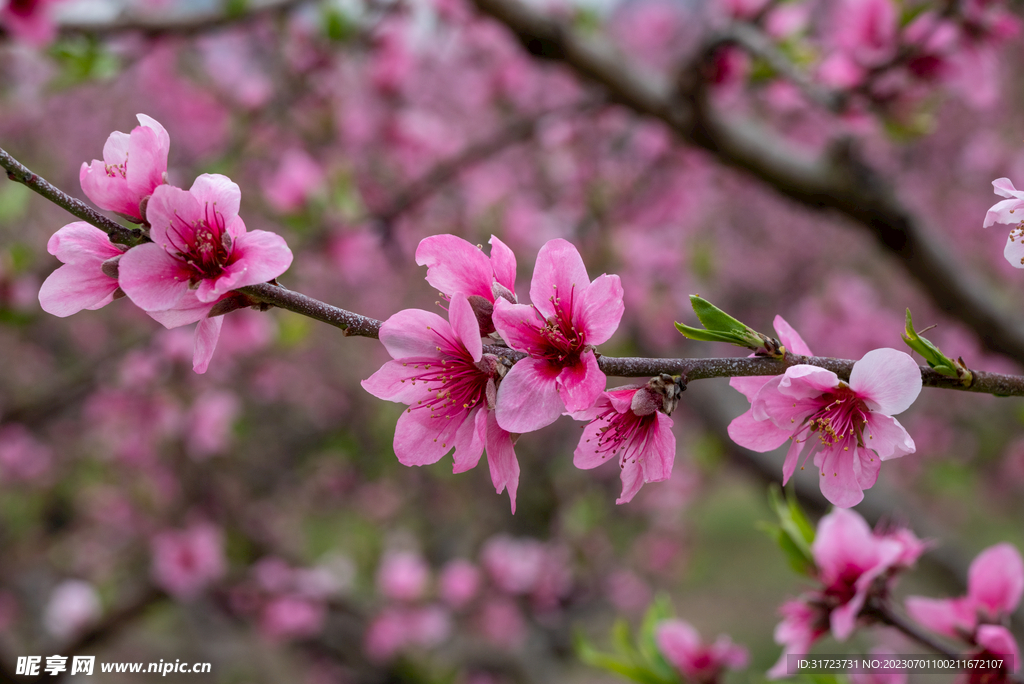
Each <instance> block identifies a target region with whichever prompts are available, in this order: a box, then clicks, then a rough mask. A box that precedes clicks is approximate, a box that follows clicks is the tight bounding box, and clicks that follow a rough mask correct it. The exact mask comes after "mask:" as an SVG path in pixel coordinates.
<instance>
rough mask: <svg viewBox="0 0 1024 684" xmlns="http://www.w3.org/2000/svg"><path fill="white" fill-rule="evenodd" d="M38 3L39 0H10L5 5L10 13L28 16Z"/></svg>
mask: <svg viewBox="0 0 1024 684" xmlns="http://www.w3.org/2000/svg"><path fill="white" fill-rule="evenodd" d="M40 4H41V3H40V0H11V2H10V4H9V5H8V6H7V7H8V10H9V11H10V13H11V14H13V15H15V16H19V17H29V16H31V15H32V14H33V13H34V12H35V11H36V8H37V7H39V5H40Z"/></svg>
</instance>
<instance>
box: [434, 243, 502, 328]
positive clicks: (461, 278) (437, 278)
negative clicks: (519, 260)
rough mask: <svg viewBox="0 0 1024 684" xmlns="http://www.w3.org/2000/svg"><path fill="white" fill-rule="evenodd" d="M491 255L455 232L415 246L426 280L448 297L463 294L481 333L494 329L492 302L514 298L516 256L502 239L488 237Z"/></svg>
mask: <svg viewBox="0 0 1024 684" xmlns="http://www.w3.org/2000/svg"><path fill="white" fill-rule="evenodd" d="M490 244H491V256H490V258H488V257H486V256H484V253H483V252H482V251H481V250H480V248H479V247H474V246H473V245H471V244H469V243H468V242H466V241H465V240H463V239H462V238H460V237H458V236H456V235H434V236H431V237H428V238H424V239H423V240H421V241H420V245H419V247H417V248H416V263H417V264H419V265H420V266H426V267H427V282H428V283H430V284H431V285H432V286H433V287H436V288H437V289H438V290H440V291H441V293H442V294H443V295H445V296H447V297H448V298H449V299H450V298H451V296H452V295H453V294H455V293H456V292H461V293H462V294H464V295H466V299H468V300H469V303H470V305H471V306H472V307H473V312H474V313H475V314H476V317H477V321H478V322H479V324H480V333H481V334H482V335H490V334H491V333H492V332H494V323H493V322H492V321H491V316H492V314H493V313H494V302H495V301H496V300H497V299H499V298H501V299H505V300H507V301H509V302H512V303H513V304H514V303H516V302H517V301H518V300H517V299H516V257H515V255H514V254H513V253H512V250H511V249H509V248H508V247H507V246H506V245H505V243H504V242H502V241H501V240H499V239H498V238H496V237H495V236H493V235H492V236H491V240H490Z"/></svg>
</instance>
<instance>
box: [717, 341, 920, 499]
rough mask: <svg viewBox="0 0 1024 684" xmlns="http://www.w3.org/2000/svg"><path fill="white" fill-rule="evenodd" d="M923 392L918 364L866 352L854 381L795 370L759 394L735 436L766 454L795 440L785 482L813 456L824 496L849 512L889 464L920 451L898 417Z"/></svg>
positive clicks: (887, 352) (733, 429) (891, 353)
mask: <svg viewBox="0 0 1024 684" xmlns="http://www.w3.org/2000/svg"><path fill="white" fill-rule="evenodd" d="M921 386H922V383H921V370H920V368H919V367H918V365H917V364H916V363H915V362H914V360H913V359H912V358H910V356H909V355H907V354H905V353H903V352H901V351H897V350H895V349H876V350H874V351H870V352H868V353H867V354H865V355H864V357H863V358H861V359H860V360H859V361H857V362H856V363H855V364H854V365H853V370H852V371H851V373H850V382H849V383H846V382H842V381H841V380H839V377H838V376H837V375H836V374H835V373H833V372H832V371H828V370H825V369H823V368H818V367H817V366H809V365H804V364H800V365H797V366H791V367H790V368H788V369H787V370H786V373H785V375H782V376H776V377H774V378H772V379H770V380H769V381H768V382H766V383H765V384H764V386H763V387H762V388H761V389H760V390H758V392H757V395H756V396H755V397H754V398H753V400H752V401H751V410H750V412H749V416H748V414H744V416H741V417H740V418H741V419H743V420H742V421H741V420H740V419H737V420H735V421H733V423H732V424H730V426H729V435H730V437H732V439H733V441H734V442H736V443H737V444H739V445H740V446H742V447H746V448H748V449H752V450H754V451H761V452H764V451H771V450H773V449H775V448H777V447H780V446H782V444H784V443H785V442H786V440H787V439H788V440H790V446H789V451H788V452H787V453H786V460H785V463H784V464H783V467H782V475H783V482H784V483H785V482H788V481H789V478H790V477H792V475H793V473H794V472H795V471H796V467H797V466H798V465H800V464H801V462H805V461H806V460H807V459H810V458H813V461H814V465H815V466H816V467H817V468H818V470H819V472H820V479H819V482H820V485H821V492H822V494H824V495H825V498H826V499H828V500H829V501H830V502H831V503H833V504H834V505H836V506H840V507H843V508H849V507H850V506H855V505H857V504H858V503H860V501H861V500H862V499H863V498H864V490H865V489H869V488H870V487H872V486H873V485H874V484H875V481H876V480H877V479H878V472H879V469H880V468H881V461H887V460H889V459H892V458H899V457H900V456H903V455H905V454H912V453H914V450H915V446H914V440H913V439H911V437H910V435H909V434H908V433H907V431H906V430H905V429H904V428H903V426H902V425H900V423H899V422H898V421H897V420H896V419H895V418H893V417H892V416H893V415H894V414H897V413H902V412H903V411H905V410H906V409H907V408H909V407H910V405H911V404H912V403H913V402H914V400H915V399H917V396H918V394H920V392H921ZM801 467H802V466H801Z"/></svg>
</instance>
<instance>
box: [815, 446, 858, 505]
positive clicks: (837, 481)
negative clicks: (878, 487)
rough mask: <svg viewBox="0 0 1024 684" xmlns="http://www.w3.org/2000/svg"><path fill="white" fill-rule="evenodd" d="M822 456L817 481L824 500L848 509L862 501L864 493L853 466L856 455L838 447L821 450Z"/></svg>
mask: <svg viewBox="0 0 1024 684" xmlns="http://www.w3.org/2000/svg"><path fill="white" fill-rule="evenodd" d="M822 454H823V456H824V458H823V461H822V464H821V477H820V478H819V480H820V482H821V493H822V494H823V495H824V496H825V498H826V499H828V500H829V502H830V503H831V504H832V505H834V506H838V507H839V508H850V507H851V506H856V505H857V504H859V503H860V502H861V501H863V500H864V492H863V490H862V489H861V486H860V482H859V481H858V480H857V474H856V473H855V472H854V466H853V460H854V458H855V457H856V454H853V453H851V452H849V451H843V450H842V449H841V448H838V447H832V448H827V449H823V450H822Z"/></svg>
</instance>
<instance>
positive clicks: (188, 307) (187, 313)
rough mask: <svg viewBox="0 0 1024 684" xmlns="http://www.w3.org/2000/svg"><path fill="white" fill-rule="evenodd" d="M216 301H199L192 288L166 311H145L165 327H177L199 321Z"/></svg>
mask: <svg viewBox="0 0 1024 684" xmlns="http://www.w3.org/2000/svg"><path fill="white" fill-rule="evenodd" d="M215 304H216V302H201V301H199V300H198V299H196V294H195V292H194V291H193V290H186V291H185V296H184V297H182V298H181V300H180V301H179V302H178V303H177V304H175V305H174V308H173V309H167V310H166V311H147V312H146V314H147V315H148V316H149V317H150V318H152V319H153V320H154V321H156V322H157V323H159V324H160V325H162V326H164V327H165V328H168V329H170V328H178V327H181V326H183V325H189V324H190V323H195V322H196V321H201V320H203V319H204V318H206V316H207V315H208V314H209V313H210V311H211V310H212V309H213V307H214V305H215Z"/></svg>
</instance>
